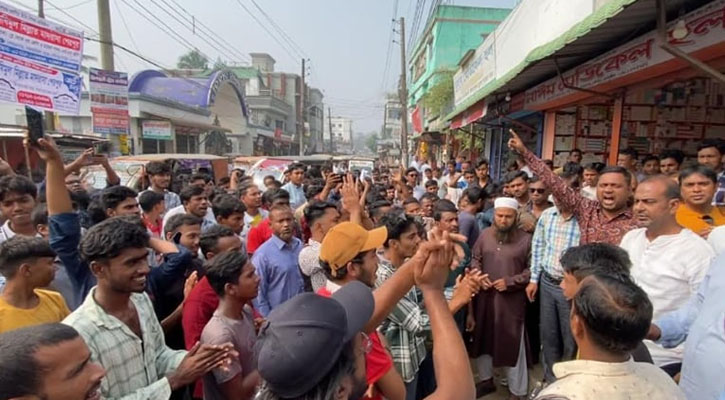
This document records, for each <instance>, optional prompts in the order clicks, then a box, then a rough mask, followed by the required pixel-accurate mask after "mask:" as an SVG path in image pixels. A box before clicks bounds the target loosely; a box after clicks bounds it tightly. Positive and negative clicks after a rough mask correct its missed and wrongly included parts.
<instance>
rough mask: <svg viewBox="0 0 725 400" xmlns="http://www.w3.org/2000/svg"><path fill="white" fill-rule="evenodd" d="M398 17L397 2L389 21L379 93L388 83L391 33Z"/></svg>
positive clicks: (396, 1) (394, 4)
mask: <svg viewBox="0 0 725 400" xmlns="http://www.w3.org/2000/svg"><path fill="white" fill-rule="evenodd" d="M397 17H398V0H395V2H394V3H393V17H392V18H391V19H390V34H389V35H388V49H387V50H385V67H384V68H383V78H382V79H381V80H380V91H381V92H383V91H385V88H386V87H387V82H388V70H389V68H390V56H391V54H392V52H393V33H394V32H395V20H396V19H397Z"/></svg>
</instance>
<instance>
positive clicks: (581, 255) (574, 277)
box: [560, 243, 652, 364]
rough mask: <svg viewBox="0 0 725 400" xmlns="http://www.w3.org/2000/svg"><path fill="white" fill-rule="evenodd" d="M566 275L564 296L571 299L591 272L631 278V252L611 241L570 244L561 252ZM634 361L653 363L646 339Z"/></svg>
mask: <svg viewBox="0 0 725 400" xmlns="http://www.w3.org/2000/svg"><path fill="white" fill-rule="evenodd" d="M561 267H562V268H563V269H564V279H562V280H561V284H560V286H561V289H562V290H563V291H564V297H566V299H567V300H569V301H571V300H572V299H573V298H574V296H575V295H576V292H577V290H579V285H580V284H581V281H582V280H583V279H584V278H586V277H588V276H590V275H601V276H607V277H612V278H616V279H620V280H623V281H631V279H632V278H631V277H630V275H629V270H630V268H632V262H631V261H630V260H629V255H627V252H626V251H625V250H624V249H622V248H621V247H619V246H614V245H611V244H607V243H589V244H585V245H581V246H576V247H570V248H569V249H567V250H566V251H565V252H564V254H563V255H562V256H561ZM632 358H634V361H639V362H647V363H650V364H652V357H651V356H650V354H649V351H648V350H647V347H646V346H645V345H644V343H643V342H640V343H639V345H638V346H637V348H635V349H634V351H632Z"/></svg>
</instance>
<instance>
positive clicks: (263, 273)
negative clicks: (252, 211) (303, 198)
mask: <svg viewBox="0 0 725 400" xmlns="http://www.w3.org/2000/svg"><path fill="white" fill-rule="evenodd" d="M269 224H270V227H271V228H272V232H273V234H272V237H270V238H269V239H268V240H267V241H266V242H264V244H263V245H261V246H260V247H259V248H258V249H257V251H255V252H254V257H253V258H252V264H254V266H255V267H256V269H257V275H259V279H260V283H259V295H258V296H257V298H256V299H255V300H254V305H255V306H256V307H257V309H259V312H260V313H262V315H264V316H267V314H269V312H270V311H272V310H273V309H274V308H275V307H277V306H279V305H280V304H282V303H284V302H285V301H287V300H289V299H291V298H292V297H294V296H296V295H298V294H300V293H302V291H303V290H304V280H303V279H302V273H301V272H300V266H299V255H300V251H302V241H301V240H300V239H298V238H296V237H295V236H294V217H293V216H292V210H291V209H290V208H289V207H288V206H283V205H280V206H275V207H272V209H271V210H269Z"/></svg>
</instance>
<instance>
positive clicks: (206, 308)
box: [181, 277, 219, 399]
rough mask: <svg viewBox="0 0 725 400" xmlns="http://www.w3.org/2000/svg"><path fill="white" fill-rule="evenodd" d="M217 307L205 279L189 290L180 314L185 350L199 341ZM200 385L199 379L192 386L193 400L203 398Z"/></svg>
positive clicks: (216, 298) (216, 300)
mask: <svg viewBox="0 0 725 400" xmlns="http://www.w3.org/2000/svg"><path fill="white" fill-rule="evenodd" d="M217 306H219V296H217V294H216V292H215V291H214V289H212V287H211V285H210V284H209V280H208V279H206V277H203V278H201V280H200V281H199V283H197V284H196V286H194V289H191V293H189V297H187V298H186V301H185V302H184V308H183V310H182V312H181V326H182V328H183V329H184V344H185V345H186V349H187V350H189V349H190V348H192V347H193V346H194V345H195V344H196V342H198V341H199V338H201V332H202V331H203V330H204V327H205V326H206V324H207V323H208V322H209V320H210V319H211V317H212V315H214V311H216V308H217ZM201 385H202V383H201V379H199V380H197V381H196V383H195V384H194V398H195V399H201V398H202V397H204V389H203V387H202V386H201Z"/></svg>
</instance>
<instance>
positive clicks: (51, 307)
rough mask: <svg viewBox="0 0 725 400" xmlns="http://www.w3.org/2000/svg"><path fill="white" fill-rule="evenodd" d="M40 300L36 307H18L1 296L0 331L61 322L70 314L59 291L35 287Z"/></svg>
mask: <svg viewBox="0 0 725 400" xmlns="http://www.w3.org/2000/svg"><path fill="white" fill-rule="evenodd" d="M35 294H36V295H38V297H39V299H40V301H39V302H38V305H37V306H35V307H34V308H30V309H26V308H17V307H14V306H11V305H10V304H8V303H7V302H6V301H5V300H3V299H2V298H0V333H3V332H7V331H11V330H14V329H19V328H23V327H26V326H32V325H40V324H45V323H51V322H60V321H62V320H63V319H64V318H65V317H67V316H68V314H70V310H69V309H68V306H67V305H66V304H65V300H63V297H62V296H61V295H60V293H58V292H53V291H50V290H43V289H35Z"/></svg>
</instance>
